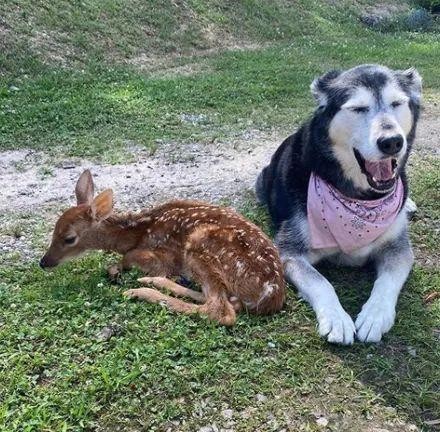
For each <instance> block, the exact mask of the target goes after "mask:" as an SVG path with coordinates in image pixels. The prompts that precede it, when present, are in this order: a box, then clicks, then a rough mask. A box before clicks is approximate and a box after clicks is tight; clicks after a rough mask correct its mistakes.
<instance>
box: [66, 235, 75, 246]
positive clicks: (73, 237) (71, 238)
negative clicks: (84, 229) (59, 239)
mask: <svg viewBox="0 0 440 432" xmlns="http://www.w3.org/2000/svg"><path fill="white" fill-rule="evenodd" d="M75 240H76V236H71V237H66V238H65V239H64V243H66V244H67V245H73V243H75Z"/></svg>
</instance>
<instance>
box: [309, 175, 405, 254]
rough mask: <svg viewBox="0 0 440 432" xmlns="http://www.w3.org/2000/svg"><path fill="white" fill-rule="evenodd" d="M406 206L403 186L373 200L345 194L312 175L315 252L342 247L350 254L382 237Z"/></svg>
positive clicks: (310, 206)
mask: <svg viewBox="0 0 440 432" xmlns="http://www.w3.org/2000/svg"><path fill="white" fill-rule="evenodd" d="M402 203H403V184H402V181H401V180H400V179H399V180H398V181H397V182H396V185H395V186H394V190H393V191H392V192H390V193H389V194H388V195H386V196H385V197H383V198H379V199H377V200H374V201H370V200H356V199H352V198H348V197H346V196H344V195H342V194H341V193H340V192H339V191H337V190H336V189H335V188H333V187H332V186H330V185H329V184H328V183H327V182H325V181H324V180H322V179H321V178H320V177H318V176H317V175H315V174H314V173H312V175H311V176H310V181H309V190H308V195H307V219H308V222H309V227H310V236H311V245H312V248H314V249H321V248H331V247H340V248H341V249H342V251H343V252H346V253H347V252H351V251H353V250H355V249H359V248H361V247H363V246H366V245H368V244H370V243H372V242H373V241H374V240H376V239H377V238H378V237H379V236H380V235H381V234H383V233H384V232H385V231H386V230H387V228H388V227H389V226H390V225H391V223H392V222H393V221H394V219H395V218H396V217H397V214H398V213H399V211H400V209H401V207H402Z"/></svg>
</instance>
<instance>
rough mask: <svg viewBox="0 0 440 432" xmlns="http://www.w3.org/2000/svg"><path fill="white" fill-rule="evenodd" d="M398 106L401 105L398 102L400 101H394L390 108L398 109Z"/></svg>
mask: <svg viewBox="0 0 440 432" xmlns="http://www.w3.org/2000/svg"><path fill="white" fill-rule="evenodd" d="M400 105H402V102H400V101H394V102H393V103H392V104H391V106H392V107H393V108H397V107H399V106H400Z"/></svg>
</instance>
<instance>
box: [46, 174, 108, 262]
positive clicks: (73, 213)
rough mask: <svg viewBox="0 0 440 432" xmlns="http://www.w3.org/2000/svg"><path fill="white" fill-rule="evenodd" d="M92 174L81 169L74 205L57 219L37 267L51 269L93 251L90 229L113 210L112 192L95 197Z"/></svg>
mask: <svg viewBox="0 0 440 432" xmlns="http://www.w3.org/2000/svg"><path fill="white" fill-rule="evenodd" d="M94 189H95V188H94V185H93V179H92V175H91V173H90V171H89V170H85V171H84V172H83V173H82V174H81V176H80V177H79V179H78V181H77V183H76V187H75V195H76V200H77V205H76V206H74V207H71V208H69V209H68V210H66V211H65V212H64V213H63V214H62V215H61V217H60V218H59V219H58V221H57V223H56V225H55V229H54V231H53V234H52V243H51V245H50V247H49V250H48V251H47V252H46V254H45V255H44V256H43V258H41V260H40V267H42V268H49V267H55V266H57V265H58V264H60V263H61V262H63V261H66V260H67V259H69V258H74V257H76V256H78V255H80V254H81V253H83V252H85V251H86V250H87V249H91V248H93V229H94V228H96V227H97V225H98V224H99V223H100V222H101V221H103V220H105V219H106V218H108V217H109V216H110V214H111V213H112V210H113V191H112V190H111V189H106V190H105V191H103V192H101V193H100V194H99V195H98V196H96V198H93V195H94Z"/></svg>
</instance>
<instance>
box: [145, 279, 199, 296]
mask: <svg viewBox="0 0 440 432" xmlns="http://www.w3.org/2000/svg"><path fill="white" fill-rule="evenodd" d="M138 281H139V282H141V283H143V284H149V283H150V284H152V285H154V286H155V287H156V288H159V289H160V288H165V289H167V290H168V291H171V292H172V293H173V294H176V296H178V297H189V298H191V299H193V300H195V301H196V302H199V303H204V302H205V300H206V299H205V296H204V295H203V293H201V292H198V291H195V290H192V289H189V288H185V287H184V286H182V285H179V284H178V283H176V282H173V281H172V280H170V279H168V278H166V277H161V276H156V277H143V278H140V279H138Z"/></svg>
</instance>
